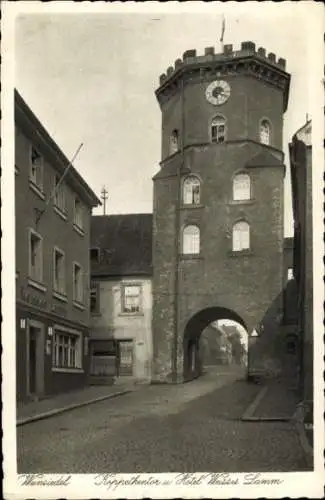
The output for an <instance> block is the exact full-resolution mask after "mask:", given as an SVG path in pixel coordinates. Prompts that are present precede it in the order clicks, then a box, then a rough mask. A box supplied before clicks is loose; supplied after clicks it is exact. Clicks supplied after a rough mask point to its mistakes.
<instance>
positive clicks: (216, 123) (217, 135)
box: [211, 116, 226, 142]
mask: <svg viewBox="0 0 325 500" xmlns="http://www.w3.org/2000/svg"><path fill="white" fill-rule="evenodd" d="M211 140H212V141H214V142H224V141H225V140H226V120H225V118H223V116H216V117H215V118H214V119H213V120H212V123H211Z"/></svg>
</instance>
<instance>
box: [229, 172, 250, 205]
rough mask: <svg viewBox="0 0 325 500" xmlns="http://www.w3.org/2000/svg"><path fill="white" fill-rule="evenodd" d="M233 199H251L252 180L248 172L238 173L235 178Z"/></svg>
mask: <svg viewBox="0 0 325 500" xmlns="http://www.w3.org/2000/svg"><path fill="white" fill-rule="evenodd" d="M232 188H233V199H234V200H236V201H239V200H250V198H251V180H250V177H249V175H248V174H237V175H235V177H234V179H233V185H232Z"/></svg>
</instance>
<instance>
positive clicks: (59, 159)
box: [15, 92, 100, 400]
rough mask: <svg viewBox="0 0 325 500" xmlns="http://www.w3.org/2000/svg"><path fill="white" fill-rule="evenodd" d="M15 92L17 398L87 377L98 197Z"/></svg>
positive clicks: (59, 388) (38, 394)
mask: <svg viewBox="0 0 325 500" xmlns="http://www.w3.org/2000/svg"><path fill="white" fill-rule="evenodd" d="M68 165H69V160H68V159H67V158H66V156H65V155H64V154H63V153H62V151H61V150H60V149H59V147H58V146H57V145H56V143H55V142H54V141H53V139H52V138H51V137H50V136H49V134H48V133H47V132H46V130H45V129H44V128H43V126H42V125H41V123H40V122H39V120H38V119H37V118H36V116H35V115H34V114H33V112H32V111H31V110H30V108H29V107H28V106H27V104H26V103H25V102H24V100H23V99H22V97H21V96H20V94H19V93H18V92H15V210H16V213H15V216H16V349H17V362H16V364H17V397H18V399H19V400H27V399H28V398H30V397H31V398H41V397H43V396H47V395H50V394H55V393H58V392H61V391H68V390H70V389H76V388H79V387H83V386H84V385H85V384H86V383H87V380H88V371H89V354H88V336H89V317H90V315H89V300H88V292H89V277H90V274H89V236H90V217H91V210H92V207H95V206H97V205H98V204H100V201H99V199H98V198H97V196H96V195H95V193H94V192H93V191H92V190H91V189H90V188H89V186H88V185H87V184H86V182H85V181H84V180H83V179H82V177H81V176H80V175H79V174H78V172H77V171H76V170H75V169H74V168H73V167H72V166H71V167H70V168H69V171H68V172H67V175H66V176H65V178H64V180H63V181H62V175H63V173H64V172H65V169H66V167H67V166H68Z"/></svg>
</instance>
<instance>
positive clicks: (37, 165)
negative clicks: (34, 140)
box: [29, 146, 43, 189]
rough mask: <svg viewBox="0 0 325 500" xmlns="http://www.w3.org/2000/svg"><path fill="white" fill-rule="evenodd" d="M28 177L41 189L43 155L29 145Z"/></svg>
mask: <svg viewBox="0 0 325 500" xmlns="http://www.w3.org/2000/svg"><path fill="white" fill-rule="evenodd" d="M29 179H30V181H31V182H32V183H33V184H35V185H36V186H37V187H38V188H39V189H43V157H42V156H41V155H40V153H39V152H38V151H37V150H36V149H35V148H34V146H31V148H30V170H29Z"/></svg>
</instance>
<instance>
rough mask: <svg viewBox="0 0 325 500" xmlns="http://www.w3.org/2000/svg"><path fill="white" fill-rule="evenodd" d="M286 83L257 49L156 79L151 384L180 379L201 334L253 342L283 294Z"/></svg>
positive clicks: (192, 54)
mask: <svg viewBox="0 0 325 500" xmlns="http://www.w3.org/2000/svg"><path fill="white" fill-rule="evenodd" d="M289 82H290V75H289V74H288V73H286V71H285V61H284V60H283V59H281V58H280V59H278V60H277V59H276V56H275V54H273V53H270V54H266V51H265V49H264V48H259V49H256V47H255V44H254V43H253V42H243V43H242V45H241V49H240V50H236V51H233V49H232V45H225V46H224V52H223V53H222V54H215V53H214V48H213V47H207V48H206V50H205V54H204V55H199V56H197V54H196V51H195V50H188V51H186V52H185V53H184V55H183V59H182V60H180V59H178V60H177V61H176V62H175V66H174V67H170V68H168V69H167V72H166V74H163V75H161V77H160V83H159V88H158V89H157V90H156V97H157V99H158V102H159V105H160V108H161V112H162V148H161V149H162V161H161V163H160V167H161V168H160V170H159V172H158V173H157V174H156V175H155V176H154V178H153V181H154V204H153V207H154V208H153V308H152V309H153V314H152V334H153V370H152V372H153V381H157V382H158V381H161V382H169V381H171V382H182V381H184V378H186V377H184V373H185V372H186V369H185V367H186V363H188V345H189V344H190V343H191V342H192V343H193V342H194V339H195V338H197V335H199V333H198V332H200V331H202V329H203V326H204V325H206V324H208V323H210V322H211V321H214V320H216V319H218V317H222V318H229V319H234V320H235V321H238V322H239V323H241V324H242V325H244V326H245V327H246V328H247V330H248V332H249V333H250V332H252V330H253V329H254V328H256V327H257V326H258V325H259V324H260V322H261V321H262V319H263V318H264V316H265V312H266V311H267V310H268V309H269V308H270V305H271V304H272V303H273V302H274V300H275V298H276V297H278V296H279V294H281V293H282V288H283V246H284V234H283V181H284V174H285V167H284V165H283V158H284V154H283V151H282V130H283V113H284V112H285V110H286V107H287V102H288V93H289ZM263 121H267V123H268V124H269V127H270V128H269V130H270V131H272V133H270V134H269V135H268V140H267V141H265V140H264V139H265V137H264V135H265V134H264V135H263V136H262V135H261V134H260V126H261V125H260V124H261V123H262V122H263ZM171 136H175V137H177V148H170V138H171ZM193 179H195V180H196V181H195V182H196V183H195V185H194V184H193ZM184 186H186V187H188V190H185V191H186V192H185V194H184V189H185V188H184ZM186 189H187V188H186ZM215 304H217V305H222V307H214V305H215ZM222 308H224V309H222ZM234 311H236V312H234ZM278 312H279V311H277V313H278Z"/></svg>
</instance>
